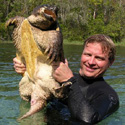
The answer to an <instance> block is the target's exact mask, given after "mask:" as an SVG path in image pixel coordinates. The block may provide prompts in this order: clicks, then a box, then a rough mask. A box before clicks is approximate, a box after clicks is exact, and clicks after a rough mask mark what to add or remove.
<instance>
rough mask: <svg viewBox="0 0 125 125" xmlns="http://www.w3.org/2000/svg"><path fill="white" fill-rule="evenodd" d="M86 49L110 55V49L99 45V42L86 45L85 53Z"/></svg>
mask: <svg viewBox="0 0 125 125" xmlns="http://www.w3.org/2000/svg"><path fill="white" fill-rule="evenodd" d="M93 46H94V47H93ZM85 49H88V50H90V51H98V52H99V53H100V54H105V55H108V54H109V50H108V48H107V47H106V46H104V45H102V44H101V43H98V42H90V43H86V45H85V47H84V49H83V51H84V50H85ZM92 49H94V50H92Z"/></svg>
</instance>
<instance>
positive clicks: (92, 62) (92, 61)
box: [89, 57, 96, 65]
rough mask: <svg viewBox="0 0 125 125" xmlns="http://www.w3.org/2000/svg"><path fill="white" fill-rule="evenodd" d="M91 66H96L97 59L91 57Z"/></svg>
mask: <svg viewBox="0 0 125 125" xmlns="http://www.w3.org/2000/svg"><path fill="white" fill-rule="evenodd" d="M89 64H90V65H95V64H96V60H95V57H90V59H89Z"/></svg>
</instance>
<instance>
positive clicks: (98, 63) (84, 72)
mask: <svg viewBox="0 0 125 125" xmlns="http://www.w3.org/2000/svg"><path fill="white" fill-rule="evenodd" d="M108 58H109V56H108V51H107V52H105V53H104V52H102V47H101V44H100V43H96V42H94V43H88V44H87V45H86V46H85V48H84V50H83V53H82V56H81V68H80V71H79V73H80V75H81V76H84V77H86V78H97V77H100V76H102V75H103V74H104V72H105V71H106V70H107V69H108V67H109V66H110V65H111V63H110V62H109V59H108Z"/></svg>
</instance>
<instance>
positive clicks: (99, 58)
mask: <svg viewBox="0 0 125 125" xmlns="http://www.w3.org/2000/svg"><path fill="white" fill-rule="evenodd" d="M96 59H98V60H100V61H101V60H104V58H101V57H96Z"/></svg>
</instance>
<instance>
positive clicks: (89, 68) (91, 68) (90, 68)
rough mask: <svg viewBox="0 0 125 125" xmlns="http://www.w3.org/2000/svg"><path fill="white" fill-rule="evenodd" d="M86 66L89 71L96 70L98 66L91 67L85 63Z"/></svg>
mask: <svg viewBox="0 0 125 125" xmlns="http://www.w3.org/2000/svg"><path fill="white" fill-rule="evenodd" d="M85 67H86V70H87V71H89V72H94V71H95V70H96V69H97V68H93V67H90V66H87V65H85Z"/></svg>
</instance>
